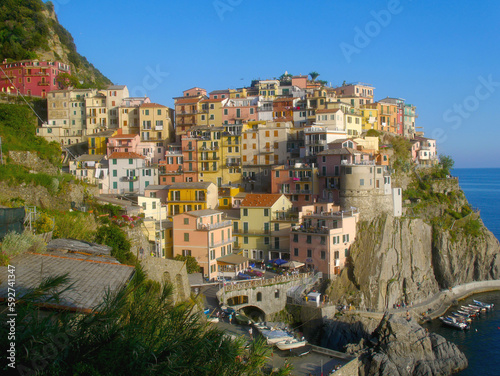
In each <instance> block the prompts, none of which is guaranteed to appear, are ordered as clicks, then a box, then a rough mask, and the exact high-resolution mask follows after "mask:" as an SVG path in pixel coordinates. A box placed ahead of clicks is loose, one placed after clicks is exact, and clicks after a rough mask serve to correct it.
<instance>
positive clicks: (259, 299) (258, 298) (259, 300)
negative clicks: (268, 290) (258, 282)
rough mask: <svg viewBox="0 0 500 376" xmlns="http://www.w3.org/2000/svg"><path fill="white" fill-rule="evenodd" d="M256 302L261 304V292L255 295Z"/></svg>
mask: <svg viewBox="0 0 500 376" xmlns="http://www.w3.org/2000/svg"><path fill="white" fill-rule="evenodd" d="M257 301H258V302H261V301H262V293H261V292H258V293H257Z"/></svg>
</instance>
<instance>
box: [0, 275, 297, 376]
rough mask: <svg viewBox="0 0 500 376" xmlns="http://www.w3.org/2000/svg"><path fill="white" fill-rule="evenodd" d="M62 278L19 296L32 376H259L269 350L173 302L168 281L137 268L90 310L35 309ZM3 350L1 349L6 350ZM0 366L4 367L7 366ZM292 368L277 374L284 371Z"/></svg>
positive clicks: (21, 333)
mask: <svg viewBox="0 0 500 376" xmlns="http://www.w3.org/2000/svg"><path fill="white" fill-rule="evenodd" d="M69 282H70V281H69V280H68V279H67V277H66V276H59V277H54V278H50V279H47V280H44V281H43V282H42V283H41V285H40V286H39V287H38V288H37V289H34V290H33V291H31V292H29V293H28V294H26V295H24V296H23V297H22V298H20V299H19V300H18V301H17V304H16V310H17V318H16V348H17V349H18V352H17V355H16V356H17V357H16V364H17V371H19V372H21V373H22V374H30V373H31V372H33V373H34V372H36V374H38V375H94V376H101V375H102V376H104V375H114V376H117V375H153V374H154V375H197V376H198V375H218V376H219V375H220V376H224V375H227V376H238V375H264V374H271V373H270V372H271V371H269V372H267V373H265V372H266V371H265V367H264V366H265V364H266V362H267V358H268V356H269V351H270V350H269V348H267V347H266V346H265V345H264V343H263V342H262V341H254V342H251V343H250V344H249V345H248V346H246V345H245V344H244V342H243V340H242V339H236V340H234V339H231V338H230V337H229V336H227V335H225V334H224V333H223V332H221V331H220V330H219V329H217V328H215V327H213V326H210V325H209V324H207V323H206V322H204V321H202V319H201V315H199V314H197V313H194V312H195V306H194V304H193V303H188V302H184V303H181V304H177V305H176V304H174V303H173V302H172V299H171V296H172V287H171V286H170V285H165V286H163V287H159V285H158V284H155V283H150V282H148V281H147V280H146V278H145V275H144V274H143V273H142V271H141V270H139V269H136V274H135V276H134V278H133V279H132V281H131V283H130V284H129V286H127V287H124V288H123V289H121V290H120V291H119V292H117V293H116V294H108V296H107V297H106V299H105V301H104V302H103V303H102V304H101V305H100V306H98V307H96V308H95V309H94V310H93V311H92V312H91V313H90V314H88V315H75V314H72V313H68V312H54V311H50V312H44V313H43V314H40V313H41V312H40V311H39V309H38V308H37V306H36V305H35V302H36V301H39V300H40V299H44V300H46V302H47V303H50V302H55V301H57V300H58V299H59V298H60V296H61V292H56V293H54V292H53V291H54V290H55V289H56V288H59V289H61V288H62V287H63V286H67V285H68V283H69ZM6 313H7V306H6V303H5V302H4V303H1V304H0V316H3V317H2V321H1V324H0V325H1V326H0V347H1V348H2V350H7V349H8V346H9V345H10V344H9V343H8V340H7V338H8V335H7V334H8V329H9V327H8V325H7V319H6V316H5V315H6ZM4 353H6V351H4ZM2 367H4V368H3V369H2V370H1V371H3V372H5V371H8V370H10V369H9V368H7V366H6V365H4V364H2ZM290 370H291V369H290V367H287V368H286V369H281V370H280V371H279V373H278V374H279V375H288V374H290Z"/></svg>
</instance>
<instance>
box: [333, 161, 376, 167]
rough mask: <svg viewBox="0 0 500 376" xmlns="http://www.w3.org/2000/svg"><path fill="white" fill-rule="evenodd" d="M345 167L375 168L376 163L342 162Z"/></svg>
mask: <svg viewBox="0 0 500 376" xmlns="http://www.w3.org/2000/svg"><path fill="white" fill-rule="evenodd" d="M340 164H341V165H343V166H348V165H353V166H375V161H361V162H349V161H347V160H343V161H340Z"/></svg>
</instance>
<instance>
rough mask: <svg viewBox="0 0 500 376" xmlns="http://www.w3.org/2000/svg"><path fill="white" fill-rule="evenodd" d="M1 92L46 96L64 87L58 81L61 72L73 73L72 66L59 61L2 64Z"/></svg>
mask: <svg viewBox="0 0 500 376" xmlns="http://www.w3.org/2000/svg"><path fill="white" fill-rule="evenodd" d="M0 67H1V68H2V69H1V70H0V92H2V93H10V94H17V90H19V92H20V93H21V94H23V95H28V96H33V97H41V98H45V97H46V96H47V93H49V92H51V91H53V90H59V89H62V87H60V86H59V84H58V83H57V76H58V75H59V74H60V73H68V74H71V67H70V66H69V65H68V64H63V63H60V62H58V61H37V60H22V61H15V62H12V63H7V61H6V60H5V61H4V62H3V63H2V64H0Z"/></svg>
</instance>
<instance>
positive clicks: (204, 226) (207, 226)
mask: <svg viewBox="0 0 500 376" xmlns="http://www.w3.org/2000/svg"><path fill="white" fill-rule="evenodd" d="M229 226H232V222H231V221H222V222H218V223H200V224H198V227H197V229H198V230H202V231H210V230H214V229H218V228H221V227H229Z"/></svg>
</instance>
